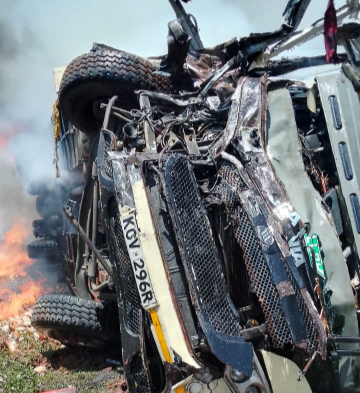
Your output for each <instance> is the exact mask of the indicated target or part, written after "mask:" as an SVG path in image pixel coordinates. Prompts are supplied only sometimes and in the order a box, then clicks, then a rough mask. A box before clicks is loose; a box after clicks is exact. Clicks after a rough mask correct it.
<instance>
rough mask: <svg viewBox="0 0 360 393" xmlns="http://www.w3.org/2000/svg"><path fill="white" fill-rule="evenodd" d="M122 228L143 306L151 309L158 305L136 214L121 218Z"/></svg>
mask: <svg viewBox="0 0 360 393" xmlns="http://www.w3.org/2000/svg"><path fill="white" fill-rule="evenodd" d="M121 226H122V229H123V232H124V238H125V242H126V247H127V250H128V253H129V257H130V261H131V266H132V268H133V271H134V275H135V281H136V285H137V289H138V291H139V295H140V299H141V304H142V306H143V307H144V308H146V309H149V308H152V307H151V306H155V305H156V299H155V295H154V291H153V288H152V285H151V281H150V277H149V272H148V270H147V266H146V261H145V257H144V253H143V251H142V249H141V244H140V238H139V232H138V229H137V225H136V218H135V212H131V213H129V214H128V215H126V216H124V217H121Z"/></svg>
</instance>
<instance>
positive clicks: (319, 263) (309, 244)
mask: <svg viewBox="0 0 360 393" xmlns="http://www.w3.org/2000/svg"><path fill="white" fill-rule="evenodd" d="M304 239H305V244H306V250H307V253H308V255H309V260H310V265H311V267H312V266H313V263H314V261H313V256H314V257H315V264H316V271H317V273H318V275H319V276H320V277H321V278H323V279H324V280H325V279H326V275H325V269H324V262H323V260H322V258H321V252H320V242H319V237H318V235H316V234H315V233H314V234H313V235H312V236H311V237H310V236H308V235H304Z"/></svg>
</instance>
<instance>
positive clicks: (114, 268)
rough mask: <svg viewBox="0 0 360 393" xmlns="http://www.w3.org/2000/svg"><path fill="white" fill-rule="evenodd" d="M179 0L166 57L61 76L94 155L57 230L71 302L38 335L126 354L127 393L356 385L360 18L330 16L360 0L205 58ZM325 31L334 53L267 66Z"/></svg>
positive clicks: (108, 59) (114, 61) (63, 99)
mask: <svg viewBox="0 0 360 393" xmlns="http://www.w3.org/2000/svg"><path fill="white" fill-rule="evenodd" d="M170 3H171V4H172V5H173V7H174V9H175V11H176V14H177V17H178V19H176V20H175V21H173V22H170V23H169V36H168V45H169V53H168V55H167V56H163V57H162V58H149V59H143V58H140V57H137V56H135V55H132V54H129V53H125V52H122V51H119V50H116V49H114V48H111V47H108V46H106V45H102V44H94V47H93V49H92V50H91V52H90V53H88V54H85V55H82V56H80V57H78V58H76V59H75V60H73V61H72V62H71V63H70V64H69V65H68V67H67V68H66V70H65V71H64V74H63V76H62V80H61V84H60V89H59V105H58V109H59V112H60V116H61V118H62V119H65V121H64V122H63V124H65V123H66V122H70V123H71V127H73V128H75V129H76V130H78V131H77V132H79V133H80V134H81V135H82V140H83V141H84V140H86V142H84V143H83V145H86V146H88V147H89V148H88V151H87V154H84V157H85V156H86V160H84V162H85V163H84V165H83V166H84V179H85V180H84V186H83V191H82V196H81V198H78V199H76V200H75V199H74V198H72V197H70V198H69V199H68V200H67V202H66V204H65V206H64V216H66V217H67V218H68V224H69V225H70V227H69V225H68V224H64V226H63V227H62V228H59V231H60V232H61V233H62V244H63V259H64V264H65V267H66V272H67V275H68V281H69V284H70V287H71V289H72V291H73V293H74V295H75V296H73V297H71V296H67V297H64V296H62V297H61V296H56V295H51V296H43V297H41V298H40V299H39V300H38V302H37V304H36V306H35V310H34V315H33V324H34V326H36V327H37V328H38V329H40V330H42V331H45V332H46V333H47V334H48V335H50V336H51V337H55V338H58V339H60V340H61V341H63V342H64V343H66V344H69V345H71V344H74V343H75V344H76V343H82V344H85V345H90V346H95V347H99V346H100V345H103V344H107V343H109V342H112V343H115V344H113V345H117V346H118V348H119V353H121V355H122V361H123V366H124V370H125V374H126V378H127V381H128V384H129V389H130V391H131V392H133V393H135V392H143V393H145V392H171V391H173V392H185V391H186V392H190V393H195V392H199V393H200V392H221V393H223V392H241V393H245V392H247V393H250V392H261V393H262V392H267V393H269V392H280V391H287V392H290V391H291V392H342V391H347V392H350V391H358V390H357V388H358V387H359V386H360V381H359V375H360V373H359V371H360V370H359V368H360V363H359V361H358V359H359V356H360V350H359V343H360V337H359V322H358V315H359V311H358V305H359V296H358V295H359V287H360V280H359V277H360V272H359V255H358V250H359V247H360V245H359V241H360V203H359V183H358V181H359V179H358V174H359V175H360V172H359V168H360V162H358V161H359V151H360V150H359V145H358V143H359V142H358V140H359V137H358V136H359V133H360V128H359V127H360V125H359V124H360V123H359V118H358V117H359V113H360V104H359V96H358V91H359V86H360V85H359V75H360V74H359V60H358V59H359V58H360V44H359V38H358V37H360V25H358V24H354V23H351V24H348V25H344V26H339V27H337V24H336V15H337V18H338V22H339V21H341V20H342V19H343V18H345V17H346V16H349V15H352V16H356V15H355V14H357V12H358V10H359V8H360V7H359V4H358V2H357V1H355V2H354V1H351V2H349V4H348V5H346V6H344V7H343V8H341V9H340V10H339V11H337V13H336V12H335V9H334V8H333V5H332V1H330V2H329V5H328V9H327V10H326V14H325V19H324V20H320V21H318V22H316V23H315V24H314V25H312V26H311V27H310V28H308V29H306V30H304V31H302V32H296V29H297V27H298V25H299V23H300V21H301V19H302V16H303V15H304V13H305V11H306V8H307V6H308V5H309V3H310V0H305V1H304V0H297V1H294V0H291V1H289V3H288V5H287V7H286V9H285V12H284V17H285V21H284V23H283V25H282V27H281V28H280V29H279V30H277V31H275V32H273V33H262V34H253V35H251V36H249V37H245V38H242V39H239V40H237V39H233V40H231V41H229V42H227V43H224V44H221V45H219V46H217V47H214V48H204V47H203V44H202V42H201V40H200V38H199V35H198V29H197V24H196V22H195V21H194V18H193V17H191V16H189V15H188V14H187V13H186V12H185V11H184V8H183V6H182V4H181V3H180V1H179V0H170ZM324 11H325V10H324ZM334 23H335V24H334ZM323 29H325V31H324V32H325V40H326V52H327V56H326V57H325V56H324V57H321V56H320V57H316V58H301V59H295V60H291V59H282V60H270V59H272V57H273V54H274V53H275V52H276V54H278V53H280V52H281V49H284V50H285V49H287V48H288V47H289V42H292V45H297V44H299V43H301V42H304V41H306V40H308V39H309V38H310V37H311V38H312V37H314V36H316V35H318V34H320V32H322V31H323ZM328 29H330V30H333V31H335V36H334V35H331V31H330V30H328ZM329 31H330V33H329ZM336 31H337V32H338V34H337V36H336ZM334 37H335V38H336V37H337V38H338V41H339V44H341V45H342V46H344V48H345V52H346V53H344V54H342V55H338V54H337V53H336V39H335V41H334ZM326 61H332V62H337V63H339V67H337V68H336V69H335V71H333V72H331V73H328V74H323V73H322V74H319V76H317V75H316V70H315V71H314V74H313V75H314V77H313V78H311V79H312V80H311V81H310V82H309V81H299V80H294V79H293V78H291V77H290V76H286V75H285V74H286V73H287V72H289V71H293V70H295V69H299V68H305V67H309V66H313V65H319V64H325V63H326ZM340 67H341V69H340ZM64 135H66V132H65V131H64ZM60 146H61V143H60ZM83 150H84V149H83ZM65 156H66V155H65ZM54 310H55V311H54ZM77 313H78V314H77ZM51 315H57V316H55V317H51ZM79 315H80V317H79ZM81 315H83V316H81ZM74 321H75V322H74Z"/></svg>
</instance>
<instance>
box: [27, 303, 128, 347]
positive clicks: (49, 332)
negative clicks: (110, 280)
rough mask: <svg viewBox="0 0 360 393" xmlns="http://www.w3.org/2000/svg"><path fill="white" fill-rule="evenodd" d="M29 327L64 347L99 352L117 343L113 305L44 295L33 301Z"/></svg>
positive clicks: (114, 305) (115, 316) (114, 306)
mask: <svg viewBox="0 0 360 393" xmlns="http://www.w3.org/2000/svg"><path fill="white" fill-rule="evenodd" d="M31 323H32V325H33V326H34V327H35V329H36V330H38V331H40V332H41V333H43V334H45V335H46V336H48V337H50V338H53V339H55V340H58V341H60V342H61V343H62V344H64V345H67V346H87V347H91V348H97V349H99V348H105V347H107V346H108V345H109V344H111V343H112V344H113V343H115V342H120V328H119V318H118V313H117V310H116V302H111V303H106V304H105V305H104V304H102V303H100V302H95V301H93V300H87V299H82V298H79V297H76V296H68V295H45V296H41V297H40V298H39V299H38V300H37V301H36V304H35V306H34V310H33V313H32V318H31Z"/></svg>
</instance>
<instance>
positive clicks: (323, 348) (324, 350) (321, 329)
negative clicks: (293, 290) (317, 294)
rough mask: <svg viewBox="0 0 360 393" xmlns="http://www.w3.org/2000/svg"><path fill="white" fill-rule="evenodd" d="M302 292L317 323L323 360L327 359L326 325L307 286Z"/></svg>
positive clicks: (319, 349)
mask: <svg viewBox="0 0 360 393" xmlns="http://www.w3.org/2000/svg"><path fill="white" fill-rule="evenodd" d="M301 294H302V296H303V298H304V301H305V303H306V305H307V306H308V309H309V311H310V313H311V316H312V318H313V320H314V322H315V324H316V327H317V333H318V335H319V336H318V340H319V348H318V351H319V352H320V354H321V357H322V359H323V360H326V356H327V347H326V345H327V336H326V331H325V329H324V326H323V324H322V321H321V318H320V315H319V313H318V311H317V309H316V307H315V305H314V303H313V301H312V299H311V297H310V295H309V292H308V291H307V290H306V288H302V289H301Z"/></svg>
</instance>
